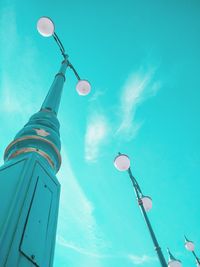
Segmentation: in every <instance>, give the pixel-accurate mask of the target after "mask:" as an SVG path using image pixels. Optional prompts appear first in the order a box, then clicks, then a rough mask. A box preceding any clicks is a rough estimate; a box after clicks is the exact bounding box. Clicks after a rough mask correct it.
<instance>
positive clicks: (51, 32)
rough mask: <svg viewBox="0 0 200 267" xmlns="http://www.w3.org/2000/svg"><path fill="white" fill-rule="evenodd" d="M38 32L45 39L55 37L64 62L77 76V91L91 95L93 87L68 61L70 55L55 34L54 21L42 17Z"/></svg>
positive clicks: (81, 94)
mask: <svg viewBox="0 0 200 267" xmlns="http://www.w3.org/2000/svg"><path fill="white" fill-rule="evenodd" d="M37 30H38V32H39V33H40V34H41V35H42V36H44V37H51V36H53V39H54V40H55V42H56V44H57V46H58V47H59V49H60V52H61V54H62V56H63V58H64V60H65V61H66V63H67V67H69V68H70V69H71V70H72V71H73V72H74V74H75V76H76V78H77V80H78V82H77V85H76V91H77V92H78V94H79V95H80V96H86V95H88V94H89V93H90V91H91V85H90V83H89V82H88V81H87V80H84V79H81V78H80V76H79V74H78V72H77V71H76V69H75V68H74V66H73V65H72V64H71V62H69V60H68V55H67V54H66V52H65V48H64V46H63V44H62V42H61V40H60V38H59V37H58V35H57V34H56V32H55V25H54V23H53V21H52V20H51V19H50V18H49V17H45V16H44V17H41V18H40V19H39V20H38V22H37Z"/></svg>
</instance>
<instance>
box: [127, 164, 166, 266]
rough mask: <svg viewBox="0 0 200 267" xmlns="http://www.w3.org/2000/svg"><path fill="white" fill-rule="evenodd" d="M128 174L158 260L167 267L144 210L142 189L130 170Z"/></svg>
mask: <svg viewBox="0 0 200 267" xmlns="http://www.w3.org/2000/svg"><path fill="white" fill-rule="evenodd" d="M128 174H129V177H130V179H131V181H132V184H133V187H134V191H135V194H136V197H137V200H138V204H139V206H140V209H141V211H142V214H143V216H144V220H145V222H146V225H147V227H148V230H149V233H150V236H151V238H152V241H153V244H154V247H155V251H156V252H157V256H158V259H159V261H160V264H161V266H162V267H167V263H166V260H165V258H164V255H163V253H162V250H161V248H160V246H159V244H158V241H157V239H156V236H155V233H154V231H153V228H152V226H151V223H150V221H149V218H148V216H147V213H146V211H145V209H144V206H143V203H142V200H141V196H140V194H142V192H141V189H140V187H139V185H138V182H137V180H136V179H135V178H134V176H133V175H132V172H131V169H130V168H129V169H128Z"/></svg>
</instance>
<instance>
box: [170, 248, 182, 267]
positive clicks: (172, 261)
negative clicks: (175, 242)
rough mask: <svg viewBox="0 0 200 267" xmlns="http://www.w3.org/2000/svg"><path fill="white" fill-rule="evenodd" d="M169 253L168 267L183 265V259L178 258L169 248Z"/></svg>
mask: <svg viewBox="0 0 200 267" xmlns="http://www.w3.org/2000/svg"><path fill="white" fill-rule="evenodd" d="M167 251H168V254H169V261H168V267H182V264H181V261H180V260H177V259H176V258H175V257H174V256H173V255H172V254H171V252H170V250H169V249H167Z"/></svg>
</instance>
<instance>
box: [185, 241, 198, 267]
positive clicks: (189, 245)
mask: <svg viewBox="0 0 200 267" xmlns="http://www.w3.org/2000/svg"><path fill="white" fill-rule="evenodd" d="M185 248H186V249H187V250H188V251H191V252H192V254H193V256H194V258H195V260H196V263H197V267H200V259H199V258H198V257H197V255H196V253H195V251H194V249H195V245H194V243H193V242H192V241H190V240H188V239H187V237H186V236H185Z"/></svg>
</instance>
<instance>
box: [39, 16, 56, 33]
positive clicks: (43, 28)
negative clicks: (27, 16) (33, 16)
mask: <svg viewBox="0 0 200 267" xmlns="http://www.w3.org/2000/svg"><path fill="white" fill-rule="evenodd" d="M37 30H38V32H39V33H40V34H41V35H42V36H44V37H50V36H52V35H53V34H54V31H55V26H54V23H53V21H52V20H51V19H50V18H48V17H41V18H40V19H39V20H38V22H37Z"/></svg>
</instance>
